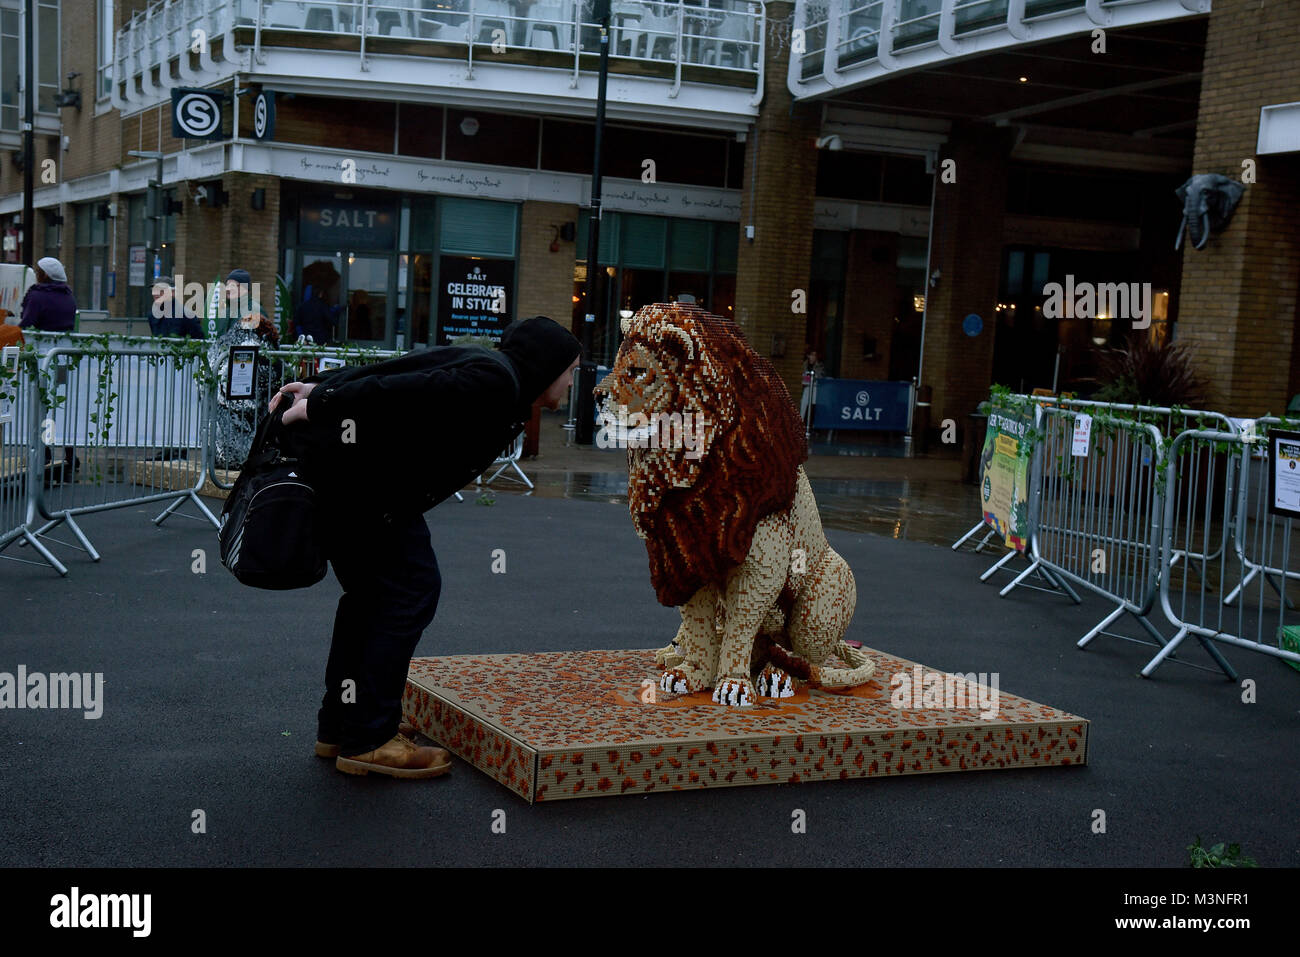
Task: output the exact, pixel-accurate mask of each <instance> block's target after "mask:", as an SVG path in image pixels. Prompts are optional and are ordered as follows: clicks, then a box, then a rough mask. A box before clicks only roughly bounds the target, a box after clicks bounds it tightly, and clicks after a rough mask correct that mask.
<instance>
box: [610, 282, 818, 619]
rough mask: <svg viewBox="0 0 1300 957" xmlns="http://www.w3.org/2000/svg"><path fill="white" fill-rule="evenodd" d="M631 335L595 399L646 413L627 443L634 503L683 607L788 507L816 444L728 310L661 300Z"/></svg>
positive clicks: (667, 583) (719, 578) (616, 409)
mask: <svg viewBox="0 0 1300 957" xmlns="http://www.w3.org/2000/svg"><path fill="white" fill-rule="evenodd" d="M623 335H624V339H623V344H622V346H621V347H620V348H619V351H618V358H617V359H616V361H615V363H614V368H613V370H612V371H611V372H610V374H609V375H608V376H607V377H606V378H605V379H604V380H603V381H602V382H601V383H600V385H599V386H597V388H596V392H597V398H598V400H599V399H602V398H603V400H604V405H605V410H606V413H607V414H612V415H619V414H620V413H626V415H627V416H628V418H629V419H631V418H633V417H634V416H635V415H637V414H640V415H642V416H645V417H646V419H648V420H649V421H648V423H646V424H648V426H649V427H648V429H643V430H642V432H641V434H642V436H643V438H642V442H643V443H644V444H645V445H646V446H647V447H631V446H632V445H633V443H631V442H630V443H629V446H630V447H629V448H628V473H629V474H628V505H629V509H630V511H631V513H632V523H633V525H634V526H635V527H636V530H637V534H638V535H640V536H641V537H642V538H644V539H645V540H646V549H647V551H648V552H649V553H650V580H651V582H652V583H653V584H654V587H655V592H656V594H657V595H658V597H659V601H660V602H661V603H662V604H664V605H681V604H684V603H685V602H686V600H687V599H689V598H690V597H691V595H693V594H694V593H695V592H696V591H697V590H698V589H699V588H700V587H702V586H703V585H706V584H716V585H720V584H721V583H722V582H723V581H724V580H725V578H726V575H727V572H728V571H730V570H731V569H732V568H734V567H735V566H736V565H738V564H740V563H741V562H743V561H744V560H745V556H746V555H747V554H748V553H749V546H750V542H751V540H752V539H753V536H754V528H755V527H756V526H757V525H758V523H759V521H760V520H761V519H762V518H764V517H765V516H767V515H769V514H771V513H772V512H775V511H780V510H782V509H785V508H788V507H789V505H790V502H791V501H792V500H793V498H794V491H795V481H796V476H797V471H796V470H797V468H798V466H799V463H801V462H802V461H803V460H804V459H806V458H807V457H808V445H807V442H806V440H805V438H804V428H803V423H802V422H801V421H800V419H799V415H798V413H797V412H796V410H795V407H794V403H793V402H792V401H791V399H790V392H789V390H788V389H786V387H785V383H784V382H783V381H782V380H781V377H780V376H779V375H777V373H776V370H775V369H774V368H772V364H771V363H770V362H768V360H767V359H765V358H763V357H762V356H760V355H758V354H757V353H756V352H754V350H753V349H751V348H750V346H749V343H747V342H746V341H745V339H744V337H743V336H742V335H741V333H740V329H739V328H738V327H737V326H736V324H735V323H734V322H732V321H731V320H730V319H725V318H722V317H720V316H715V315H711V314H710V313H707V312H705V311H704V310H702V309H700V308H699V307H698V306H692V305H686V304H683V303H656V304H654V305H650V306H644V307H642V308H641V309H640V310H638V311H637V313H636V315H634V316H632V317H631V318H630V319H625V320H624V321H623ZM620 407H622V408H620ZM633 424H634V425H640V424H642V423H641V421H640V420H635V421H634V422H633ZM647 433H648V435H647ZM655 446H658V447H655Z"/></svg>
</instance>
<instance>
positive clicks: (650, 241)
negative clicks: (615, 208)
mask: <svg viewBox="0 0 1300 957" xmlns="http://www.w3.org/2000/svg"><path fill="white" fill-rule="evenodd" d="M619 218H620V219H621V220H622V221H623V223H622V225H623V265H625V266H634V267H637V266H639V267H642V268H646V269H663V268H664V245H665V240H666V239H667V234H668V220H666V219H662V218H660V217H658V216H630V215H625V216H620V217H619Z"/></svg>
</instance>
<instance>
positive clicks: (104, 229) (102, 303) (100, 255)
mask: <svg viewBox="0 0 1300 957" xmlns="http://www.w3.org/2000/svg"><path fill="white" fill-rule="evenodd" d="M99 205H100V204H99V203H83V204H82V205H79V206H77V207H76V210H75V213H74V218H75V220H76V225H75V240H76V249H77V252H76V258H75V268H74V272H73V275H72V276H70V277H69V278H70V279H71V280H72V290H73V293H74V295H75V296H76V300H77V308H79V309H107V308H108V233H109V221H108V220H106V219H100V218H99V216H98V213H97V209H96V208H97V207H98V206H99Z"/></svg>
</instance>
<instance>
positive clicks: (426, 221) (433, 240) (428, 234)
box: [405, 197, 438, 251]
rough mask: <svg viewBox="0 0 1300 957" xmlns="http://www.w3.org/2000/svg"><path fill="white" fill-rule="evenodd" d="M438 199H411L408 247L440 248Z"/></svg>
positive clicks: (430, 249)
mask: <svg viewBox="0 0 1300 957" xmlns="http://www.w3.org/2000/svg"><path fill="white" fill-rule="evenodd" d="M437 226H438V201H437V200H436V199H434V198H432V197H429V198H427V199H426V198H423V197H416V198H415V199H412V200H411V222H410V240H409V242H408V243H407V244H406V246H405V248H407V249H413V250H414V249H420V250H429V251H432V250H435V249H437V248H438V231H437Z"/></svg>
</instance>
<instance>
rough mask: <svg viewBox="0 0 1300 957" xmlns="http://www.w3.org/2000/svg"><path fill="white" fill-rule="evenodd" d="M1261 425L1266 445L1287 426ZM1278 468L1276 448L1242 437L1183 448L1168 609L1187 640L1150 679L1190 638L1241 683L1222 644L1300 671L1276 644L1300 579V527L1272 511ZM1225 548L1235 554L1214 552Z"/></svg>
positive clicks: (1174, 456) (1165, 565)
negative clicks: (1220, 545) (1217, 545)
mask: <svg viewBox="0 0 1300 957" xmlns="http://www.w3.org/2000/svg"><path fill="white" fill-rule="evenodd" d="M1261 421H1262V422H1263V424H1264V429H1263V430H1262V431H1261V432H1260V433H1259V438H1261V439H1266V438H1267V432H1268V428H1269V426H1270V425H1272V424H1277V423H1278V421H1279V420H1276V419H1272V420H1268V419H1266V420H1261ZM1257 428H1258V424H1257ZM1269 467H1270V463H1269V459H1268V452H1267V447H1266V446H1263V445H1262V444H1261V443H1259V442H1257V441H1255V440H1253V439H1252V438H1251V437H1249V436H1244V435H1243V434H1242V433H1241V431H1240V430H1237V429H1234V430H1232V431H1223V432H1219V431H1210V430H1202V429H1198V430H1190V431H1187V432H1184V433H1183V434H1181V435H1179V436H1178V438H1176V439H1175V440H1174V443H1173V446H1172V447H1171V449H1170V455H1169V467H1168V468H1169V481H1170V483H1171V484H1173V483H1178V484H1179V491H1180V495H1179V497H1177V498H1175V497H1173V496H1171V497H1169V499H1168V501H1167V502H1166V506H1165V517H1164V539H1163V555H1164V559H1163V562H1162V566H1161V582H1160V602H1161V606H1162V608H1163V610H1164V613H1165V617H1166V618H1168V619H1169V621H1170V623H1171V624H1173V625H1174V627H1176V628H1177V629H1178V631H1177V633H1176V634H1175V635H1174V637H1173V638H1172V639H1171V640H1170V641H1169V643H1168V644H1167V645H1166V646H1165V647H1164V648H1162V649H1161V650H1160V652H1159V653H1158V654H1157V655H1156V656H1155V657H1154V658H1152V659H1151V660H1150V661H1149V662H1148V663H1147V664H1146V666H1145V667H1144V668H1143V669H1142V674H1143V675H1145V676H1150V675H1151V673H1152V672H1153V671H1155V669H1156V668H1157V667H1159V666H1160V664H1161V663H1162V662H1163V661H1164V660H1165V658H1167V657H1168V656H1169V655H1171V654H1172V653H1173V651H1174V650H1175V649H1176V648H1177V647H1178V646H1179V645H1180V644H1181V643H1182V642H1183V641H1184V640H1185V639H1186V638H1187V637H1188V636H1189V635H1190V636H1193V637H1195V638H1196V639H1197V640H1198V641H1200V643H1201V644H1202V645H1203V646H1204V647H1205V649H1206V651H1207V652H1209V654H1210V655H1211V657H1212V658H1214V660H1215V662H1216V663H1217V664H1218V665H1219V667H1220V668H1221V669H1222V670H1223V672H1224V673H1225V674H1226V675H1227V676H1228V677H1229V678H1231V679H1233V680H1235V679H1236V678H1237V673H1236V671H1235V670H1234V669H1233V668H1232V666H1231V665H1229V664H1228V663H1227V661H1225V660H1224V659H1223V656H1222V655H1221V654H1220V653H1219V651H1218V649H1217V648H1216V647H1215V644H1216V643H1224V644H1230V645H1235V646H1237V647H1242V648H1247V649H1249V650H1251V651H1258V652H1261V653H1263V654H1268V655H1273V656H1275V657H1278V658H1283V659H1285V660H1287V661H1291V662H1293V663H1300V654H1297V653H1296V652H1294V651H1286V650H1283V649H1282V648H1281V647H1279V646H1278V644H1279V639H1278V638H1277V637H1274V642H1273V643H1269V642H1268V641H1267V638H1268V637H1269V636H1280V633H1281V629H1282V628H1283V627H1285V626H1286V624H1287V621H1286V617H1287V612H1288V611H1291V610H1293V609H1294V607H1295V606H1294V603H1293V602H1292V601H1291V600H1290V598H1289V596H1288V595H1287V586H1288V585H1289V583H1290V582H1291V581H1294V580H1296V579H1300V567H1297V555H1298V554H1300V547H1298V546H1300V543H1298V542H1297V541H1296V540H1295V535H1296V531H1297V529H1296V528H1295V523H1293V521H1292V520H1291V519H1290V518H1281V517H1279V516H1277V515H1274V514H1272V513H1271V512H1270V511H1269V509H1268V496H1269V487H1268V486H1269V475H1268V469H1269ZM1220 476H1222V478H1220ZM1225 540H1226V541H1229V542H1231V543H1232V548H1231V549H1230V550H1229V549H1221V550H1218V551H1217V552H1216V551H1214V550H1212V549H1211V547H1210V546H1211V544H1212V543H1213V542H1216V541H1225ZM1248 550H1249V553H1250V554H1251V555H1253V556H1255V558H1254V560H1252V559H1251V558H1250V557H1248ZM1180 553H1181V554H1183V555H1184V556H1186V558H1185V561H1184V563H1183V567H1181V568H1179V567H1175V566H1174V564H1173V556H1175V555H1177V554H1180ZM1266 584H1267V585H1268V586H1269V588H1268V589H1266V588H1265V585H1266ZM1218 596H1223V597H1222V598H1220V597H1218Z"/></svg>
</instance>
